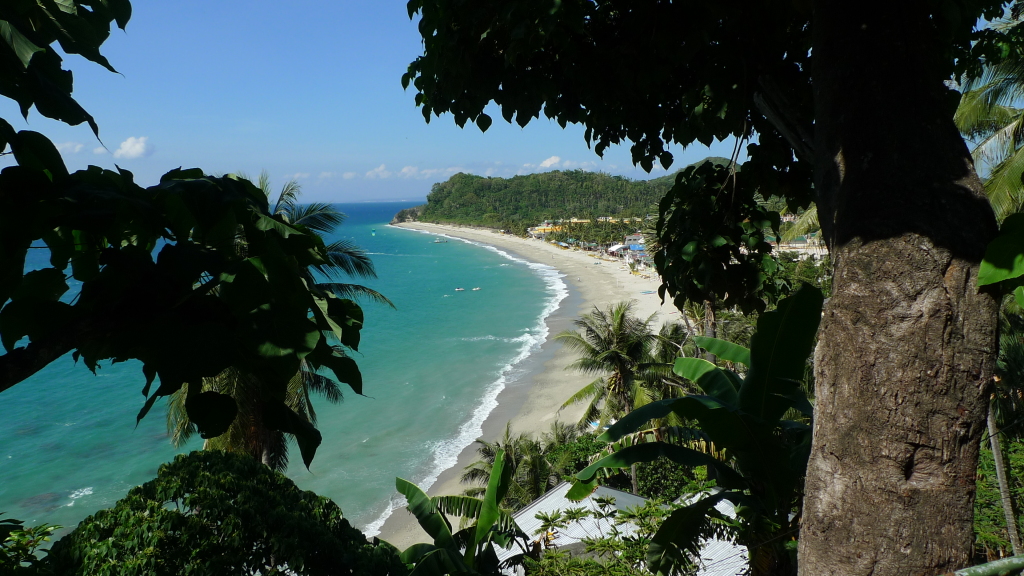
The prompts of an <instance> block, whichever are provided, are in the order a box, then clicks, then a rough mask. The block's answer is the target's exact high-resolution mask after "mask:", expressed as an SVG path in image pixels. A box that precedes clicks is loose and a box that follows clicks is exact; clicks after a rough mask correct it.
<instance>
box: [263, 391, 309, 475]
mask: <svg viewBox="0 0 1024 576" xmlns="http://www.w3.org/2000/svg"><path fill="white" fill-rule="evenodd" d="M263 421H264V424H266V426H267V428H269V429H271V430H280V431H281V432H286V433H288V434H291V435H293V436H295V442H296V444H298V445H299V453H301V454H302V462H303V464H305V465H306V469H307V470H308V469H309V465H310V464H312V463H313V457H314V456H316V449H317V448H318V447H319V446H320V443H321V442H323V436H322V435H321V434H320V431H319V430H317V429H316V428H315V427H314V426H313V424H311V423H310V422H309V420H306V419H305V418H303V417H302V416H299V415H298V414H297V413H296V412H295V411H294V410H292V409H291V408H289V407H288V406H287V405H285V403H284V402H281V401H278V402H272V403H270V404H269V405H267V406H266V407H265V408H264V410H263Z"/></svg>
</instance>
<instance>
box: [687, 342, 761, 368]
mask: <svg viewBox="0 0 1024 576" xmlns="http://www.w3.org/2000/svg"><path fill="white" fill-rule="evenodd" d="M693 342H694V343H695V344H697V346H700V347H701V348H703V349H705V350H707V351H708V352H711V353H712V354H714V355H715V356H718V357H719V358H721V359H722V360H727V361H729V362H735V363H737V364H743V365H744V366H750V350H748V349H747V348H745V347H743V346H740V345H739V344H733V343H732V342H729V341H726V340H719V339H718V338H708V337H707V336H694V338H693Z"/></svg>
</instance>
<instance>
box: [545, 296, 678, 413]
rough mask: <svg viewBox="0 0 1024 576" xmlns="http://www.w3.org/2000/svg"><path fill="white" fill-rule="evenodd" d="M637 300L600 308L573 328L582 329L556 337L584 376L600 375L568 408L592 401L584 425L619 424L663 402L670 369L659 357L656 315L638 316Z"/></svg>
mask: <svg viewBox="0 0 1024 576" xmlns="http://www.w3.org/2000/svg"><path fill="white" fill-rule="evenodd" d="M633 305H634V302H633V301H629V302H619V303H618V304H613V305H612V306H611V308H609V309H608V311H604V310H601V309H600V308H598V307H596V306H595V307H594V310H593V311H592V312H590V313H588V314H584V315H583V316H582V317H580V318H579V319H577V320H576V321H575V322H574V323H573V324H574V325H575V326H576V327H577V328H579V331H576V330H566V331H564V332H562V333H560V334H558V335H556V336H555V340H556V341H558V342H561V343H562V344H563V345H564V346H565V347H566V348H568V349H569V350H571V351H573V352H577V353H579V354H580V358H579V359H578V360H576V361H575V362H573V363H572V364H569V365H568V366H566V369H567V370H575V371H578V372H582V373H584V374H595V375H598V377H597V379H596V380H594V381H593V382H591V383H590V384H587V385H586V386H584V387H583V388H581V389H580V390H579V391H578V392H576V393H575V394H573V395H572V397H570V398H569V399H568V400H566V401H565V403H564V404H562V408H566V407H568V406H571V405H573V404H578V403H581V402H588V405H587V409H586V411H584V413H583V417H582V418H581V419H580V423H579V426H580V428H581V429H585V428H586V427H587V426H589V424H590V423H591V422H597V425H598V426H599V427H603V426H605V425H607V424H609V423H610V422H612V421H613V420H616V419H618V418H620V417H622V416H623V415H625V414H628V413H629V412H631V411H633V409H634V408H637V407H639V406H643V405H644V404H647V403H649V402H651V401H652V400H660V399H661V397H662V395H661V394H660V392H661V391H662V390H663V385H662V382H661V378H660V376H662V375H665V374H667V372H668V371H667V370H665V366H664V364H662V363H659V362H657V360H656V359H655V358H654V357H653V355H652V353H653V352H654V350H655V348H656V346H657V343H658V337H657V336H655V334H654V333H653V332H652V331H651V321H652V320H653V318H654V317H653V315H652V316H651V317H650V318H647V319H645V320H642V319H639V318H637V317H635V316H633V315H632V312H633Z"/></svg>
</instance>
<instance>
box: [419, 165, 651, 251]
mask: <svg viewBox="0 0 1024 576" xmlns="http://www.w3.org/2000/svg"><path fill="white" fill-rule="evenodd" d="M670 187H671V183H668V184H666V183H665V182H664V181H663V180H652V181H650V182H645V181H634V180H630V179H628V178H623V177H621V176H609V175H608V174H603V173H600V172H584V171H582V170H573V171H567V172H560V171H554V172H545V173H543V174H529V175H526V176H515V177H512V178H508V179H506V178H484V177H482V176H474V175H472V174H462V173H460V174H456V175H454V176H452V177H451V178H449V179H448V180H447V181H446V182H440V183H437V184H434V186H433V187H432V188H431V191H430V194H429V195H428V196H427V205H426V207H425V208H424V209H423V211H422V213H421V214H420V215H419V218H418V219H419V220H421V221H424V222H452V223H456V224H469V225H474V226H487V227H490V228H506V229H509V228H511V229H512V230H513V231H514V232H519V230H522V231H523V232H525V229H526V228H527V227H530V226H536V225H538V224H540V223H541V222H542V221H544V220H550V219H563V218H564V219H569V218H583V219H586V218H590V219H592V220H596V218H597V217H599V216H629V217H639V218H643V217H645V216H646V215H647V214H649V213H650V212H651V207H652V206H654V205H656V204H657V203H658V201H659V200H660V199H661V197H662V196H664V194H665V192H667V191H668V189H669V188H670ZM637 224H638V225H639V223H637ZM517 227H518V229H517ZM620 240H621V239H620Z"/></svg>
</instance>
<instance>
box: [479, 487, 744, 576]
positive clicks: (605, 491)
mask: <svg viewBox="0 0 1024 576" xmlns="http://www.w3.org/2000/svg"><path fill="white" fill-rule="evenodd" d="M571 486H572V485H571V484H569V483H567V482H562V483H561V484H559V485H558V486H555V487H554V488H552V489H551V490H549V491H548V492H547V493H546V494H544V495H543V496H541V497H540V498H538V499H536V500H534V501H533V502H532V503H531V504H530V505H529V506H527V507H526V508H523V509H522V510H520V511H518V512H516V513H515V514H513V515H512V517H513V518H515V521H516V524H518V525H519V527H520V528H521V529H522V530H523V532H525V533H526V534H527V535H528V536H529V537H530V538H531V539H532V540H535V539H537V538H539V537H540V536H538V535H535V534H534V532H536V531H537V530H538V529H539V528H540V526H541V521H540V520H538V519H537V518H536V515H537V513H539V512H543V513H545V514H551V513H553V512H555V511H556V510H562V511H565V510H567V509H569V508H579V507H581V506H582V507H585V508H587V509H589V510H593V511H597V510H599V507H598V505H597V503H596V502H594V498H596V497H608V496H611V497H613V498H615V508H616V509H617V510H619V511H624V510H627V509H629V508H635V507H637V506H643V505H644V503H645V502H647V499H646V498H641V497H640V496H636V495H633V494H630V493H628V492H623V491H621V490H615V489H614V488H608V487H606V486H599V487H598V488H597V490H595V491H594V493H593V494H591V495H590V496H588V497H586V498H584V499H583V500H582V501H580V502H573V501H572V500H569V499H568V498H566V497H565V495H566V493H567V492H568V491H569V488H570V487H571ZM714 491H715V492H717V490H714ZM701 496H703V494H699V495H696V496H693V497H691V499H690V500H689V501H687V502H684V504H687V503H690V502H692V501H696V500H697V498H699V497H701ZM715 509H716V510H718V511H719V512H721V513H722V514H723V515H724V516H727V517H729V518H735V517H736V510H735V506H733V504H732V502H729V501H728V500H722V501H720V502H718V504H716V505H715ZM611 526H612V522H610V521H608V520H600V521H599V520H595V519H594V518H585V519H583V520H582V521H580V522H572V523H570V524H569V526H567V527H566V528H565V529H560V530H558V532H557V534H556V537H555V539H554V545H555V547H558V548H561V547H565V546H569V545H571V544H576V543H577V542H580V541H582V540H583V539H584V538H598V537H600V536H602V535H604V534H606V533H607V532H609V530H610V528H611ZM618 530H619V534H621V535H622V536H631V535H633V534H635V533H636V530H637V528H636V526H634V525H633V524H630V523H628V522H626V523H623V524H619V525H618ZM495 552H497V554H498V561H499V562H503V561H504V560H506V559H507V558H510V557H512V556H514V555H516V554H519V553H520V552H521V550H519V547H518V546H513V547H512V548H510V549H501V548H497V549H496V550H495ZM747 567H748V562H747V549H746V547H745V546H739V545H737V544H733V543H732V542H729V541H727V540H717V539H712V540H708V541H707V542H705V543H704V546H703V547H702V548H701V551H700V568H699V569H698V570H697V574H698V576H739V575H741V574H746V569H747ZM520 573H521V572H520Z"/></svg>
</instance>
